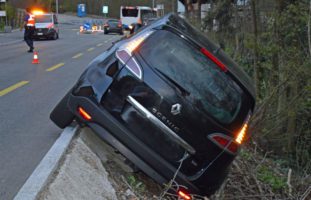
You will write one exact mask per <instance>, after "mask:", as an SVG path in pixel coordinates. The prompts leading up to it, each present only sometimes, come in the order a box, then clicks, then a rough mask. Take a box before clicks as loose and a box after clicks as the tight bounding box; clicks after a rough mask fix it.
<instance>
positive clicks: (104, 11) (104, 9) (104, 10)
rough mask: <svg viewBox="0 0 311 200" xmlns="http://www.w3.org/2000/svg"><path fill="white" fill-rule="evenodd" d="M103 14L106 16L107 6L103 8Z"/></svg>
mask: <svg viewBox="0 0 311 200" xmlns="http://www.w3.org/2000/svg"><path fill="white" fill-rule="evenodd" d="M103 13H104V14H108V6H103Z"/></svg>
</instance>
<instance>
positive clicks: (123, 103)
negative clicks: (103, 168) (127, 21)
mask: <svg viewBox="0 0 311 200" xmlns="http://www.w3.org/2000/svg"><path fill="white" fill-rule="evenodd" d="M254 106H255V94H254V87H253V84H252V82H251V80H250V78H249V77H248V75H247V74H246V73H245V72H243V70H241V68H239V67H238V66H237V64H236V63H234V62H233V61H232V60H231V59H230V58H229V57H228V56H227V55H226V54H225V53H224V52H223V51H222V50H221V49H220V48H219V47H218V46H216V45H215V44H214V43H213V42H211V41H210V40H209V39H208V38H206V37H205V35H203V34H202V33H200V32H199V31H198V30H196V29H195V28H193V27H192V26H191V25H189V24H188V23H187V22H186V21H185V20H184V19H182V18H180V17H178V16H177V15H174V14H169V15H166V16H164V17H163V18H161V19H159V20H158V21H156V22H154V23H152V24H150V25H149V26H145V27H143V28H142V29H141V30H140V31H139V32H137V33H136V34H134V35H133V36H131V37H129V38H124V39H122V40H120V41H118V42H116V43H114V44H113V46H111V47H110V48H109V49H108V50H107V51H105V52H104V53H102V54H101V55H99V56H98V57H97V58H96V59H95V60H94V61H93V62H92V63H91V64H90V65H89V67H88V69H87V70H86V71H85V72H84V73H83V74H82V75H81V77H80V78H79V80H78V82H77V83H76V85H74V87H73V88H72V90H70V91H69V92H68V94H66V95H65V97H64V98H63V99H62V100H61V101H60V102H59V103H58V105H57V106H56V107H55V108H54V110H53V111H52V113H51V115H50V118H51V119H52V120H53V121H54V122H55V124H57V125H58V126H59V127H61V128H64V127H66V126H67V125H69V124H70V123H71V122H72V121H73V120H77V121H78V122H79V123H80V124H83V125H86V126H89V127H90V128H91V129H93V130H94V132H95V133H97V134H98V135H99V136H100V137H101V138H102V139H103V140H104V141H106V142H107V143H109V144H110V145H112V146H113V147H114V148H116V149H117V150H118V151H119V152H121V153H122V154H123V155H124V156H125V157H127V158H128V159H129V160H130V161H131V162H132V163H134V164H135V165H136V166H137V167H138V168H140V169H141V170H142V171H143V172H145V173H146V174H147V175H149V176H150V177H152V178H153V179H154V180H156V181H158V182H159V183H161V184H163V183H168V182H169V181H170V180H171V179H173V177H174V176H176V177H175V179H174V182H173V183H174V186H175V187H174V188H175V189H176V192H177V193H178V194H180V195H181V196H183V195H190V196H189V198H191V194H199V195H207V196H208V195H211V194H213V193H214V192H215V191H216V190H217V189H218V188H219V187H220V186H221V184H222V182H223V181H224V179H225V177H226V176H227V173H228V169H229V166H230V164H231V162H232V161H233V160H234V158H235V157H236V155H237V153H238V151H239V148H240V146H241V144H242V143H243V141H244V140H245V139H246V138H247V137H248V134H247V127H248V123H249V119H250V117H251V115H252V112H253V109H254ZM177 172H179V173H177ZM186 199H188V198H186Z"/></svg>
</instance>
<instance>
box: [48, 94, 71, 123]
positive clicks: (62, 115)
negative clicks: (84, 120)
mask: <svg viewBox="0 0 311 200" xmlns="http://www.w3.org/2000/svg"><path fill="white" fill-rule="evenodd" d="M70 92H71V90H70V91H69V92H68V93H67V94H66V95H65V96H64V97H63V99H62V100H61V101H60V102H59V103H58V104H57V105H56V107H55V108H54V109H53V111H52V112H51V114H50V119H51V120H52V121H53V122H54V123H55V124H56V125H57V126H58V127H59V128H65V127H66V126H68V125H70V124H71V122H72V121H73V120H74V115H73V114H72V113H71V112H70V110H69V109H68V107H67V102H68V99H69V96H70Z"/></svg>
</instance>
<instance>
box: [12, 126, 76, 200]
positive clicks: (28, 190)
mask: <svg viewBox="0 0 311 200" xmlns="http://www.w3.org/2000/svg"><path fill="white" fill-rule="evenodd" d="M78 130H79V128H78V126H75V127H67V128H66V129H65V130H64V131H63V132H62V134H61V135H60V137H59V138H58V139H57V140H56V142H55V143H54V145H53V146H52V147H51V149H50V150H49V151H48V153H47V154H46V155H45V156H44V158H43V159H42V160H41V162H40V163H39V165H38V166H37V168H36V169H35V170H34V172H33V173H32V174H31V175H30V177H29V178H28V179H27V181H26V183H25V184H24V185H23V187H22V188H21V189H20V190H19V192H18V193H17V195H16V196H15V197H14V200H35V199H36V198H37V197H38V195H39V193H40V192H41V191H42V189H44V187H45V186H46V184H47V183H48V180H49V178H50V177H51V175H52V174H53V173H54V171H55V170H56V169H57V167H58V165H59V162H60V160H61V158H62V156H63V155H64V154H65V152H66V150H67V148H68V147H69V144H70V143H71V141H72V139H73V137H74V136H75V135H76V133H77V132H78Z"/></svg>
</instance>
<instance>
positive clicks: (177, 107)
mask: <svg viewBox="0 0 311 200" xmlns="http://www.w3.org/2000/svg"><path fill="white" fill-rule="evenodd" d="M180 111H181V105H180V104H179V103H176V104H174V105H172V108H171V113H172V114H173V115H178V114H179V113H180Z"/></svg>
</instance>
